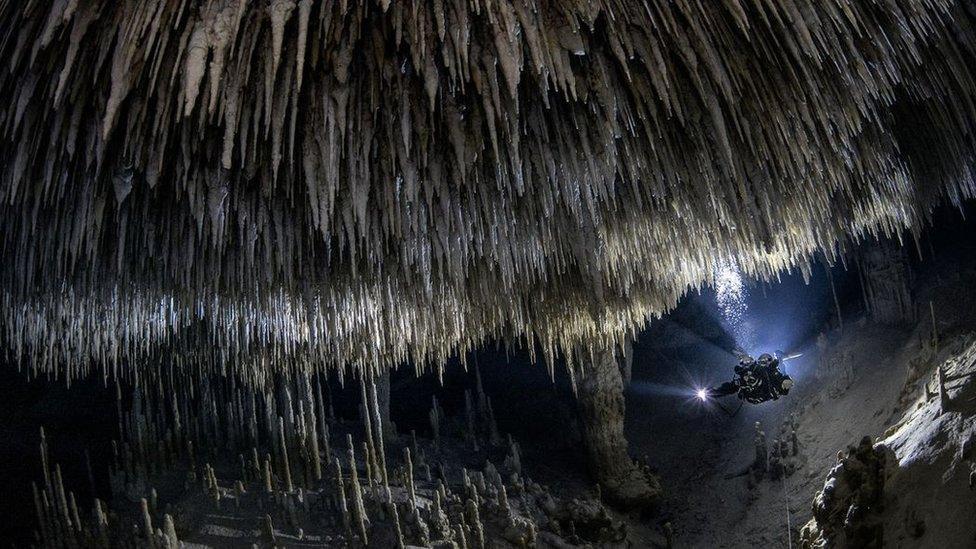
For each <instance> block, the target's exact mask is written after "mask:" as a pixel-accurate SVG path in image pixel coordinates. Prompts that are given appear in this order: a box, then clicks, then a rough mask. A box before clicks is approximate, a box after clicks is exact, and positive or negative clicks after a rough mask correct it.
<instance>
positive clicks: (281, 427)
mask: <svg viewBox="0 0 976 549" xmlns="http://www.w3.org/2000/svg"><path fill="white" fill-rule="evenodd" d="M278 433H279V442H278V444H279V445H280V448H281V467H282V470H283V471H284V473H285V491H286V492H291V491H293V490H294V489H295V487H294V485H293V484H292V482H291V464H290V463H289V462H288V441H287V440H285V419H284V418H283V417H281V416H278Z"/></svg>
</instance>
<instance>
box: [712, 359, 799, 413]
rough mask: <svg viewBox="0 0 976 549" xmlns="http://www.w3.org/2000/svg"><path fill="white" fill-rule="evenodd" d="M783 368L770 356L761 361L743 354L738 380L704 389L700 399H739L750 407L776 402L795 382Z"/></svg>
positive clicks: (738, 368) (736, 375)
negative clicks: (751, 405) (736, 397)
mask: <svg viewBox="0 0 976 549" xmlns="http://www.w3.org/2000/svg"><path fill="white" fill-rule="evenodd" d="M788 358H789V357H788ZM779 364H780V358H779V357H778V356H776V355H771V354H769V353H763V354H762V355H760V356H759V360H755V359H753V358H752V357H751V356H749V355H746V354H742V355H741V356H740V357H739V363H738V364H737V365H736V366H735V378H734V379H732V381H726V382H725V383H723V384H721V385H719V386H718V387H713V388H710V389H703V390H702V391H700V392H699V398H701V399H702V400H705V398H707V397H724V396H730V395H738V397H739V399H741V400H745V401H746V402H748V403H749V404H762V403H763V402H766V401H769V400H776V399H778V398H779V397H780V396H781V395H785V394H787V393H789V392H790V389H791V388H793V378H791V377H790V376H788V375H786V374H785V373H783V372H781V371H780V369H779Z"/></svg>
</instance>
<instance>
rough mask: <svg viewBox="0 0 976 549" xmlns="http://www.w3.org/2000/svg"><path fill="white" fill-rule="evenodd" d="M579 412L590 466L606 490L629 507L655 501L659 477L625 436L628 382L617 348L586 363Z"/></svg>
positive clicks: (658, 492)
mask: <svg viewBox="0 0 976 549" xmlns="http://www.w3.org/2000/svg"><path fill="white" fill-rule="evenodd" d="M578 393H579V394H578V398H579V412H580V419H581V424H582V430H583V442H584V444H585V446H586V453H587V458H588V461H589V465H590V469H591V471H592V473H593V475H594V476H595V477H596V480H597V482H598V483H599V484H600V488H601V489H602V493H603V494H604V496H605V497H606V498H607V499H608V500H609V501H611V502H614V503H617V504H620V505H624V506H627V507H634V506H645V505H648V504H650V503H653V502H654V500H655V499H656V498H657V496H658V495H659V494H660V491H661V489H660V485H659V484H658V481H657V479H656V478H654V477H653V476H651V475H648V474H646V473H645V472H644V471H642V470H641V468H640V467H638V466H637V464H635V463H634V461H633V460H632V459H631V458H630V455H629V454H628V453H627V440H626V439H625V438H624V384H623V378H622V376H621V364H620V362H619V361H618V357H617V356H616V354H615V352H614V349H612V348H609V349H605V350H602V351H600V352H599V353H597V354H596V356H595V360H594V361H593V363H592V364H586V365H583V367H582V368H581V375H580V379H579V383H578Z"/></svg>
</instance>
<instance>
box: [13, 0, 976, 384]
mask: <svg viewBox="0 0 976 549" xmlns="http://www.w3.org/2000/svg"><path fill="white" fill-rule="evenodd" d="M974 13H976V10H974V8H973V3H971V2H969V1H968V0H886V1H883V2H851V1H849V0H776V1H771V0H721V1H718V0H708V1H704V0H701V1H700V0H647V1H632V0H615V1H611V0H604V1H582V0H580V1H558V2H557V1H532V0H454V1H451V0H432V1H424V2H421V1H417V2H396V1H389V0H388V1H364V2H355V1H339V2H336V1H331V2H325V1H314V0H299V1H293V0H270V1H250V2H248V1H246V0H240V1H234V0H209V1H193V0H168V1H159V2H149V1H146V2H140V1H132V2H113V1H107V0H101V1H99V0H92V1H77V0H52V1H40V0H36V1H33V0H0V52H2V54H0V55H2V56H0V65H2V66H0V91H2V94H3V97H4V98H6V100H5V101H3V104H2V105H0V132H2V133H0V281H2V294H0V322H2V326H0V340H2V341H3V344H4V347H6V348H7V352H8V355H10V356H12V357H13V358H14V359H15V360H18V361H23V362H26V363H29V364H30V366H31V367H32V368H34V369H35V370H38V371H45V372H55V371H57V372H58V373H59V375H68V376H75V375H80V374H82V373H85V372H88V371H90V370H92V369H102V370H101V371H104V372H123V373H124V372H128V371H130V370H132V369H134V368H137V366H136V365H148V366H154V365H158V364H164V363H166V364H177V365H188V366H194V367H198V368H222V369H224V368H228V367H232V368H245V369H246V370H247V371H250V372H252V373H253V374H254V375H256V376H261V375H264V374H265V373H266V372H269V371H273V370H275V369H288V368H293V367H310V368H322V367H330V366H346V365H351V366H354V367H357V368H368V369H379V368H385V367H389V366H393V365H397V364H402V363H404V362H407V361H411V362H414V363H415V364H418V365H420V366H422V367H424V368H440V367H442V365H443V364H444V363H445V362H446V361H447V359H448V358H449V357H451V356H454V355H457V354H458V353H463V352H464V351H466V350H469V349H471V348H473V347H475V346H477V345H479V344H481V343H483V342H484V341H486V340H489V339H501V340H506V341H512V342H522V343H526V344H528V346H529V347H530V348H538V349H541V350H542V352H543V354H544V355H545V357H546V358H548V359H549V360H548V362H549V363H550V364H551V363H552V357H553V356H555V355H556V354H558V353H559V352H560V350H562V351H565V350H568V349H582V350H583V353H584V354H585V352H586V351H587V350H592V349H594V348H597V347H600V346H604V347H605V346H607V345H614V344H617V343H619V342H621V341H623V340H624V339H625V338H626V337H628V336H631V335H633V333H634V331H635V329H637V328H639V327H640V326H641V325H642V324H643V323H645V322H646V321H647V320H648V319H649V318H653V317H654V316H656V315H660V314H661V313H663V312H665V311H667V310H668V309H669V308H670V307H672V306H673V305H674V304H675V303H676V301H677V300H678V299H679V298H680V297H681V296H682V295H683V294H684V293H686V292H687V291H688V290H689V289H694V288H698V287H701V286H702V285H703V284H708V283H709V281H710V280H711V279H712V277H713V276H714V273H715V272H716V270H717V269H719V268H721V267H722V266H728V265H732V266H734V267H735V268H737V269H740V270H741V271H743V272H744V273H745V274H748V275H750V276H755V277H759V278H766V279H769V278H773V277H775V276H776V275H777V274H778V273H780V272H782V271H784V270H792V269H801V270H803V269H807V268H808V266H809V261H810V259H811V257H812V256H813V255H814V254H817V253H823V254H825V255H826V257H827V258H829V259H833V258H835V257H836V256H837V254H838V250H840V249H842V248H843V246H845V245H847V243H849V242H852V241H856V240H858V239H860V238H863V237H865V236H866V235H869V234H875V233H886V234H896V233H904V234H911V232H912V231H914V230H915V229H917V227H919V226H920V224H922V223H924V222H925V220H926V218H927V216H928V212H929V211H930V209H931V208H932V207H933V205H934V204H935V203H936V202H937V201H939V200H944V199H948V200H951V201H955V202H959V201H961V200H962V199H964V198H968V197H970V196H971V195H972V194H973V191H974V190H976V183H974V179H973V169H974V167H976V162H974V152H976V146H974V144H976V139H974V133H973V132H974V130H976V106H974V100H976V93H974V92H976V81H974V76H976V68H974V66H976V63H974V59H976V58H974V46H976V40H974V32H973V23H974V21H976V16H974ZM536 346H537V347H536Z"/></svg>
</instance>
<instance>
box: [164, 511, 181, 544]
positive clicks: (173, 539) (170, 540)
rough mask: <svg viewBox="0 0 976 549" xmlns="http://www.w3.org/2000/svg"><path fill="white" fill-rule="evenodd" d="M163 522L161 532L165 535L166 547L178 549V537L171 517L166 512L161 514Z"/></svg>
mask: <svg viewBox="0 0 976 549" xmlns="http://www.w3.org/2000/svg"><path fill="white" fill-rule="evenodd" d="M163 524H164V527H163V528H164V529H163V533H164V535H165V536H166V549H179V548H180V538H179V536H177V535H176V525H175V524H174V523H173V517H171V516H170V515H169V514H168V513H167V514H166V515H163Z"/></svg>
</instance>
